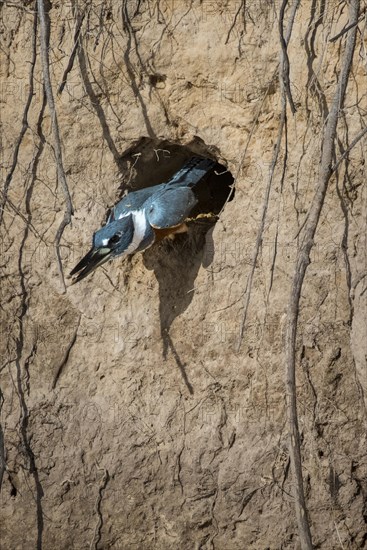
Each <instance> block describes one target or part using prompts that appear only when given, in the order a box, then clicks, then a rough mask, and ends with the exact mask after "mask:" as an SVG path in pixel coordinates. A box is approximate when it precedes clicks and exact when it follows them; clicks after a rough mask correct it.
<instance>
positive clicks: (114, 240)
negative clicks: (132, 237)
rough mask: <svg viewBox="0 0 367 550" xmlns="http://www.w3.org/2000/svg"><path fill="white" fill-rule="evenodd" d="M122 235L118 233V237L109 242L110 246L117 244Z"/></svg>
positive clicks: (114, 236) (115, 236) (113, 237)
mask: <svg viewBox="0 0 367 550" xmlns="http://www.w3.org/2000/svg"><path fill="white" fill-rule="evenodd" d="M120 237H121V235H120V233H116V235H113V236H112V237H111V238H110V240H109V241H108V244H117V243H118V242H119V240H120Z"/></svg>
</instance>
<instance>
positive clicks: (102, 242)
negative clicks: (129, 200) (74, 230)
mask: <svg viewBox="0 0 367 550" xmlns="http://www.w3.org/2000/svg"><path fill="white" fill-rule="evenodd" d="M133 236H134V223H133V220H132V215H131V214H129V215H127V216H125V217H123V218H121V219H119V220H116V221H113V222H111V223H108V224H107V225H105V226H104V227H102V228H101V229H99V230H98V231H96V233H94V235H93V246H92V248H91V250H90V251H89V252H88V254H86V255H85V256H84V258H82V259H81V260H80V262H79V263H78V264H77V265H76V266H75V267H74V269H73V270H72V271H71V272H70V277H72V278H73V281H72V284H74V283H78V282H79V281H81V280H82V279H84V277H86V276H87V275H89V274H90V273H92V272H93V271H94V270H95V269H96V268H97V267H99V266H100V265H102V264H104V263H105V262H107V260H110V259H112V258H115V257H116V256H120V255H121V254H123V253H124V252H127V251H128V249H129V245H131V243H132V240H133Z"/></svg>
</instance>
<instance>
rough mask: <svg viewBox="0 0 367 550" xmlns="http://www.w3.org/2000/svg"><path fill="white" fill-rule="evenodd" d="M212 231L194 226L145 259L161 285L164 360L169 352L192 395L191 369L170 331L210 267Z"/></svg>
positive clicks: (148, 254)
mask: <svg viewBox="0 0 367 550" xmlns="http://www.w3.org/2000/svg"><path fill="white" fill-rule="evenodd" d="M211 227H213V224H211V225H209V224H208V223H206V224H205V223H201V224H194V226H193V227H190V229H189V232H188V234H184V235H176V236H175V238H174V240H172V241H171V240H169V239H166V240H165V241H163V242H162V243H160V244H159V245H156V246H153V247H152V248H150V249H149V250H147V251H146V252H145V254H144V256H143V259H144V265H145V267H146V268H147V269H149V270H153V271H154V274H155V276H156V279H157V281H158V284H159V316H160V328H161V338H162V345H163V350H162V353H163V358H164V359H167V356H168V352H169V351H170V352H171V353H172V356H173V358H174V360H175V362H176V364H177V367H178V368H179V370H180V373H181V375H182V378H183V380H184V382H185V384H186V387H187V389H188V390H189V392H190V394H193V393H194V389H193V386H192V384H191V383H190V381H189V378H188V375H187V367H188V365H187V363H186V362H185V360H183V359H182V358H181V357H180V355H179V353H178V351H177V349H176V347H175V344H174V342H173V340H172V337H171V335H170V328H171V325H172V323H173V321H174V320H175V319H176V318H177V317H178V316H179V315H181V314H182V313H183V312H184V311H185V310H186V309H187V307H188V306H189V304H190V302H191V300H192V299H193V296H194V286H195V279H196V277H197V274H198V271H199V269H200V266H201V265H202V264H203V263H205V266H207V265H208V264H209V263H211V260H210V258H209V259H208V251H209V253H210V251H212V250H213V243H212V236H211V235H212V231H211V230H210V229H211ZM204 259H205V261H204Z"/></svg>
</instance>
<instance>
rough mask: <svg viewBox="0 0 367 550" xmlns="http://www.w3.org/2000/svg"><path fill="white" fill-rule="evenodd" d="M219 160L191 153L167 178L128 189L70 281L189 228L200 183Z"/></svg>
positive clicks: (96, 235)
mask: <svg viewBox="0 0 367 550" xmlns="http://www.w3.org/2000/svg"><path fill="white" fill-rule="evenodd" d="M216 164H217V162H216V161H214V160H212V159H209V158H201V157H191V158H190V159H189V160H187V161H186V162H185V164H184V165H183V166H182V168H181V169H180V170H178V171H177V172H176V173H175V174H174V175H173V176H172V177H171V178H170V179H169V180H168V181H166V182H164V183H160V184H158V185H153V186H151V187H145V188H143V189H139V190H137V191H131V192H130V193H128V194H127V195H126V196H125V197H124V198H123V199H121V200H120V201H119V202H118V203H117V204H116V205H115V206H114V207H113V208H112V210H111V213H110V214H109V216H108V218H107V222H106V225H104V226H103V227H101V228H100V229H98V231H96V232H95V233H94V235H93V240H92V248H91V250H90V251H89V252H88V253H87V254H86V255H85V256H84V257H83V258H82V259H81V260H80V262H79V263H78V264H77V265H76V266H75V267H74V269H73V270H72V271H71V272H70V275H69V277H71V278H72V282H71V284H75V283H77V282H80V281H81V280H82V279H84V278H85V277H87V275H90V274H91V273H92V272H93V271H94V270H95V269H97V267H99V266H101V265H102V264H104V263H105V262H107V261H108V260H110V259H114V258H118V257H127V256H130V255H132V254H135V253H137V252H141V251H143V250H146V249H147V248H149V247H150V246H152V245H153V244H154V243H156V242H159V241H161V240H162V239H164V238H166V237H169V236H172V235H175V234H177V233H184V232H186V231H187V230H188V226H187V223H186V222H187V220H188V218H189V216H190V214H191V213H192V212H193V211H194V209H195V207H196V205H197V204H198V202H199V191H200V186H198V184H199V183H200V182H201V181H202V180H203V181H205V176H207V175H208V174H209V173H210V172H211V171H212V170H213V168H214V166H215V165H216Z"/></svg>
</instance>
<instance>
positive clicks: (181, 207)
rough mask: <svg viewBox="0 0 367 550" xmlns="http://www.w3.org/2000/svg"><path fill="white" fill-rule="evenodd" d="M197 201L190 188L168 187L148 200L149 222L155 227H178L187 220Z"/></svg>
mask: <svg viewBox="0 0 367 550" xmlns="http://www.w3.org/2000/svg"><path fill="white" fill-rule="evenodd" d="M196 203H197V199H196V198H195V195H194V193H193V192H192V191H191V189H190V188H188V187H168V188H166V189H164V190H163V191H161V192H159V193H156V194H154V195H153V196H152V197H151V198H150V199H149V200H148V201H147V203H146V212H147V219H148V222H149V223H150V225H151V226H152V227H154V228H155V229H167V228H169V227H176V226H178V225H180V224H182V223H183V222H184V221H185V219H186V218H187V217H188V215H189V214H190V212H191V210H192V209H193V207H194V206H195V205H196Z"/></svg>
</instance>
